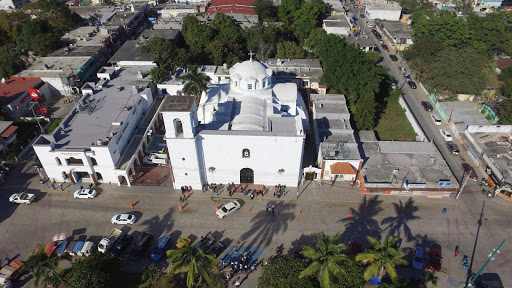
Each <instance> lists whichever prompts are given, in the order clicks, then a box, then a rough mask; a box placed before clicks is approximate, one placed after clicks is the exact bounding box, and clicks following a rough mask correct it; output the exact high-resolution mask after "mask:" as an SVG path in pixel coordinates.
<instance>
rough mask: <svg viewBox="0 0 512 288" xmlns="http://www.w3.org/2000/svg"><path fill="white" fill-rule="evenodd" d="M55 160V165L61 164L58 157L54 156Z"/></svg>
mask: <svg viewBox="0 0 512 288" xmlns="http://www.w3.org/2000/svg"><path fill="white" fill-rule="evenodd" d="M55 161H57V165H59V166H61V165H62V162H61V161H60V159H59V157H55Z"/></svg>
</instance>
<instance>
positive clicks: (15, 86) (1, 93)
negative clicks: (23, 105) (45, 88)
mask: <svg viewBox="0 0 512 288" xmlns="http://www.w3.org/2000/svg"><path fill="white" fill-rule="evenodd" d="M40 82H43V81H42V80H41V78H39V77H10V78H9V79H5V83H1V82H0V105H2V106H5V105H9V104H10V103H11V102H13V101H14V100H16V99H17V98H18V97H20V96H21V95H22V94H24V93H25V92H27V93H28V89H37V88H36V87H37V86H38V85H41V83H40Z"/></svg>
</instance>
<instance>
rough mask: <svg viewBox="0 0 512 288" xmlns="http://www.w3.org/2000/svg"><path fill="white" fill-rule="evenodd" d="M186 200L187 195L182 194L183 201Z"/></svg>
mask: <svg viewBox="0 0 512 288" xmlns="http://www.w3.org/2000/svg"><path fill="white" fill-rule="evenodd" d="M185 200H187V195H185V193H183V201H185Z"/></svg>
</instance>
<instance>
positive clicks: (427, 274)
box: [421, 270, 439, 288]
mask: <svg viewBox="0 0 512 288" xmlns="http://www.w3.org/2000/svg"><path fill="white" fill-rule="evenodd" d="M421 276H422V277H423V278H425V283H424V284H423V285H424V287H425V288H426V287H428V284H429V283H430V287H432V288H435V287H436V286H437V284H438V283H439V277H437V276H436V271H433V270H427V271H422V272H421Z"/></svg>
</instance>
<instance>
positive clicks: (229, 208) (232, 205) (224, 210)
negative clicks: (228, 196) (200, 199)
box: [217, 201, 241, 219]
mask: <svg viewBox="0 0 512 288" xmlns="http://www.w3.org/2000/svg"><path fill="white" fill-rule="evenodd" d="M240 207H241V206H240V203H238V201H233V202H229V203H228V204H226V205H222V206H220V207H219V210H217V217H219V218H220V219H222V218H224V217H226V216H228V215H229V214H231V213H233V212H235V211H238V210H239V209H240Z"/></svg>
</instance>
